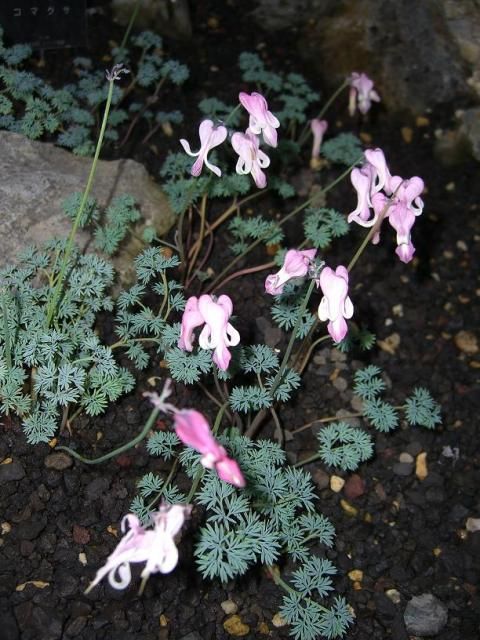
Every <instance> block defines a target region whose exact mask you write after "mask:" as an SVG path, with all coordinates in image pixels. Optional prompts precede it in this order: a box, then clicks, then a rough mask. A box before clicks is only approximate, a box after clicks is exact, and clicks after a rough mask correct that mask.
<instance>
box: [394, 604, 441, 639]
mask: <svg viewBox="0 0 480 640" xmlns="http://www.w3.org/2000/svg"><path fill="white" fill-rule="evenodd" d="M404 620H405V626H406V628H407V631H408V633H412V634H414V635H417V636H428V637H430V636H436V635H437V633H440V631H441V630H442V629H443V627H444V626H445V625H446V624H447V620H448V610H447V607H446V606H445V605H444V604H443V603H442V602H440V600H439V599H438V598H436V597H435V596H434V595H433V594H431V593H422V594H421V595H420V596H414V597H413V598H412V599H411V600H410V602H409V603H408V604H407V606H406V608H405V613H404Z"/></svg>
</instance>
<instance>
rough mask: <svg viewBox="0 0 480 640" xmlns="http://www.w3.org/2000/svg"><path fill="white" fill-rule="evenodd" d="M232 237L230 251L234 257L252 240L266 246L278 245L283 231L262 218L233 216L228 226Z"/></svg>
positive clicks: (273, 223) (271, 221)
mask: <svg viewBox="0 0 480 640" xmlns="http://www.w3.org/2000/svg"><path fill="white" fill-rule="evenodd" d="M228 230H229V231H230V233H231V234H232V235H233V237H234V242H233V243H232V245H231V249H232V251H233V253H234V254H235V255H240V254H241V253H243V252H244V251H245V250H246V249H247V247H248V246H249V245H250V243H251V242H252V241H253V240H260V239H261V240H263V241H264V242H265V244H266V245H267V246H269V245H275V244H279V243H280V242H281V241H282V240H283V231H282V229H281V227H279V225H278V224H277V223H276V222H274V221H273V220H265V218H263V216H252V217H249V218H242V217H241V216H235V218H233V220H231V222H230V223H229V225H228Z"/></svg>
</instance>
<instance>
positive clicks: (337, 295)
mask: <svg viewBox="0 0 480 640" xmlns="http://www.w3.org/2000/svg"><path fill="white" fill-rule="evenodd" d="M320 288H321V289H322V292H323V298H322V299H321V301H320V305H319V307H318V317H319V318H320V320H322V321H325V320H329V323H328V326H327V330H328V333H329V334H330V335H331V336H332V338H333V339H334V340H335V342H340V341H341V340H343V338H344V337H345V336H346V335H347V331H348V327H347V323H346V322H345V318H347V319H348V318H351V317H352V316H353V304H352V301H351V300H350V298H349V297H348V271H347V269H346V267H344V266H339V267H337V268H336V270H335V271H333V269H331V268H330V267H325V268H324V269H323V270H322V272H321V274H320Z"/></svg>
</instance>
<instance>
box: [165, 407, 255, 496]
mask: <svg viewBox="0 0 480 640" xmlns="http://www.w3.org/2000/svg"><path fill="white" fill-rule="evenodd" d="M174 419H175V425H174V426H175V432H176V434H177V436H178V437H179V439H180V440H181V441H182V442H183V444H186V445H187V446H189V447H192V448H193V449H195V450H196V451H198V452H199V453H201V454H202V458H201V460H200V462H201V463H202V465H203V466H204V467H205V468H207V469H215V471H216V472H217V474H218V477H219V478H220V479H221V480H223V481H224V482H228V483H230V484H233V485H235V486H236V487H244V486H245V478H244V477H243V474H242V472H241V470H240V467H239V466H238V463H237V462H236V461H235V460H233V459H232V458H229V457H228V455H227V452H226V451H225V449H224V448H223V447H222V446H221V445H220V444H219V443H218V442H217V441H216V440H215V438H214V437H213V434H212V432H211V430H210V427H209V425H208V422H207V420H206V418H205V417H204V416H203V415H202V414H201V413H200V412H199V411H195V410H193V409H189V410H185V411H177V412H176V413H175V418H174Z"/></svg>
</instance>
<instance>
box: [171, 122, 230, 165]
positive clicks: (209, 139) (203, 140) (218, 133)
mask: <svg viewBox="0 0 480 640" xmlns="http://www.w3.org/2000/svg"><path fill="white" fill-rule="evenodd" d="M198 134H199V136H200V149H199V150H198V151H195V152H193V151H192V150H191V149H190V144H189V143H188V142H187V140H185V139H184V138H182V139H181V140H180V144H181V145H182V147H183V148H184V150H185V152H186V153H188V155H189V156H192V157H195V156H198V159H197V160H195V162H194V163H193V166H192V168H191V170H190V173H191V174H192V176H195V177H197V176H199V175H200V174H201V172H202V168H203V165H204V164H205V165H206V166H207V167H208V168H209V169H210V171H213V173H214V174H215V175H217V176H219V177H220V176H221V175H222V171H221V169H220V168H219V167H217V166H215V165H214V164H211V163H210V162H209V161H208V152H209V151H210V150H211V149H213V148H214V147H218V145H220V144H222V142H224V141H225V140H226V138H227V128H226V127H224V126H223V125H220V126H218V127H215V125H214V124H213V122H212V120H203V121H202V122H201V123H200V127H199V129H198Z"/></svg>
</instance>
